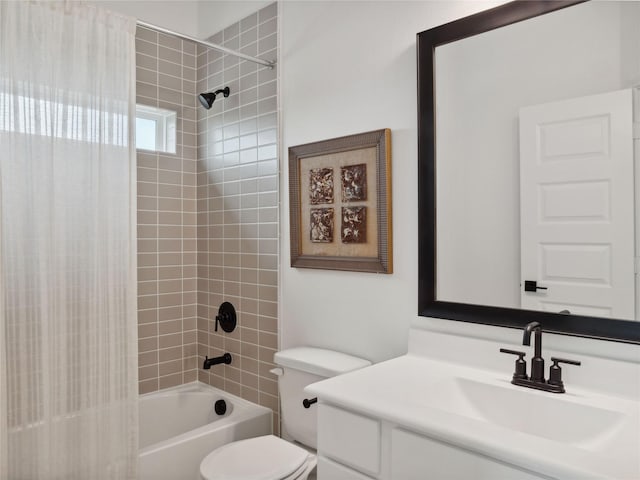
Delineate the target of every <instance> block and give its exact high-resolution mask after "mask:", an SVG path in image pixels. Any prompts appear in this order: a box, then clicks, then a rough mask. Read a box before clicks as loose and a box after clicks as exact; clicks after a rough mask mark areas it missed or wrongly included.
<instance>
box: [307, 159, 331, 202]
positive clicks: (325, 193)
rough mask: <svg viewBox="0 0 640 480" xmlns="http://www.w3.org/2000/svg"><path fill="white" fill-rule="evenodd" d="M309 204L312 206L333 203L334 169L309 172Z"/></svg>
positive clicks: (315, 169)
mask: <svg viewBox="0 0 640 480" xmlns="http://www.w3.org/2000/svg"><path fill="white" fill-rule="evenodd" d="M309 202H310V203H311V205H320V204H323V203H333V168H312V169H311V170H309Z"/></svg>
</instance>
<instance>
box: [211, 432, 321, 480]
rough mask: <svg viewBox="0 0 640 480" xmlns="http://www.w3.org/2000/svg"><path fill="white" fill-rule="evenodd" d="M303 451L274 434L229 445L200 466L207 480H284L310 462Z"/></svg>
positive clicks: (213, 453) (307, 454)
mask: <svg viewBox="0 0 640 480" xmlns="http://www.w3.org/2000/svg"><path fill="white" fill-rule="evenodd" d="M308 457H309V453H308V452H307V451H306V450H304V449H303V448H300V447H297V446H295V445H293V444H292V443H289V442H286V441H284V440H282V439H280V438H278V437H276V436H274V435H265V436H263V437H256V438H249V439H248V440H240V441H237V442H232V443H228V444H226V445H224V446H222V447H220V448H218V449H217V450H214V451H213V452H211V453H210V454H209V455H207V456H206V457H205V459H204V460H203V461H202V463H201V464H200V475H201V476H202V477H203V478H205V479H206V480H223V479H224V480H280V479H283V478H286V477H288V476H289V475H291V474H292V473H293V472H295V471H296V470H299V469H300V467H301V466H302V465H303V464H304V463H305V461H306V460H307V459H308Z"/></svg>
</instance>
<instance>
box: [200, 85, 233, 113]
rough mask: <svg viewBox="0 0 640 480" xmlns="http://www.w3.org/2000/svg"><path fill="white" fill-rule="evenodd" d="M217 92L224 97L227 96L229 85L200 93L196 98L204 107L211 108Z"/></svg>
mask: <svg viewBox="0 0 640 480" xmlns="http://www.w3.org/2000/svg"><path fill="white" fill-rule="evenodd" d="M219 93H221V94H222V95H224V96H225V97H228V96H229V87H224V88H221V89H219V90H216V91H215V92H207V93H201V94H200V95H198V100H200V103H201V104H202V106H203V107H204V108H206V109H207V110H209V109H210V108H211V105H213V102H215V101H216V95H218V94H219Z"/></svg>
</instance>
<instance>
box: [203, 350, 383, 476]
mask: <svg viewBox="0 0 640 480" xmlns="http://www.w3.org/2000/svg"><path fill="white" fill-rule="evenodd" d="M274 362H275V363H276V365H278V368H276V369H274V370H272V373H274V374H275V375H277V376H278V390H279V393H280V403H281V410H282V434H283V438H284V439H283V438H279V437H276V436H275V435H265V436H262V437H255V438H249V439H247V440H240V441H237V442H231V443H228V444H226V445H223V446H222V447H220V448H217V449H216V450H214V451H213V452H211V453H210V454H209V455H207V456H206V457H205V458H204V460H202V462H201V463H200V477H201V479H202V480H306V479H307V477H308V476H309V474H310V473H311V471H312V470H313V469H314V468H315V466H316V463H317V459H316V455H314V454H313V453H310V452H309V451H308V450H306V449H305V448H303V447H301V446H298V445H296V444H294V443H292V442H290V441H288V440H292V441H296V442H299V443H300V444H301V445H304V446H305V447H308V448H309V449H312V450H315V448H316V446H317V443H316V432H317V425H316V419H317V413H316V409H317V407H316V406H315V405H313V404H312V405H311V407H304V406H303V400H304V399H305V398H306V395H305V393H304V388H305V387H306V386H307V385H309V384H311V383H315V382H319V381H320V380H324V379H326V378H329V377H333V376H335V375H340V374H342V373H347V372H350V371H353V370H357V369H359V368H363V367H366V366H368V365H371V362H369V361H368V360H364V359H362V358H357V357H354V356H351V355H347V354H344V353H340V352H335V351H332V350H325V349H321V348H313V347H298V348H291V349H288V350H282V351H280V352H277V353H276V354H275V355H274Z"/></svg>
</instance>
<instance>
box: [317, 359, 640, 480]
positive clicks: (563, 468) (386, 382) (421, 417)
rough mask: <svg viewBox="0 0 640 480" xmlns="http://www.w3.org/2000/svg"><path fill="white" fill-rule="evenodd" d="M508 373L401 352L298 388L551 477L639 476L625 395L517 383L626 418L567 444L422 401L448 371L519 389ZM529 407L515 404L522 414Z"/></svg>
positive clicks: (639, 427)
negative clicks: (601, 434)
mask: <svg viewBox="0 0 640 480" xmlns="http://www.w3.org/2000/svg"><path fill="white" fill-rule="evenodd" d="M511 373H512V372H511V371H510V369H509V368H506V369H505V371H504V372H495V371H490V370H480V369H475V368H469V367H466V366H463V365H458V364H453V363H447V362H443V361H439V360H434V359H429V358H425V357H422V356H417V355H412V354H408V355H405V356H402V357H398V358H395V359H392V360H388V361H385V362H382V363H378V364H376V365H373V366H371V367H367V368H364V369H361V370H357V371H355V372H351V373H348V374H345V375H341V376H337V377H333V378H330V379H327V380H324V381H321V382H318V383H314V384H312V385H309V386H308V387H307V388H306V389H305V392H306V393H308V394H310V395H312V396H317V397H318V399H319V401H320V403H331V404H333V405H336V406H340V407H343V408H346V409H350V410H354V411H357V412H360V413H362V414H365V415H368V416H371V417H374V418H379V419H382V420H385V421H387V422H390V423H391V424H395V425H398V426H402V427H404V428H406V429H408V430H411V431H414V432H417V433H422V434H424V435H427V436H429V437H431V438H434V439H437V440H443V441H446V442H449V443H451V444H454V445H457V446H459V447H460V448H464V449H467V450H470V451H474V452H478V453H480V454H484V455H486V456H488V457H491V458H495V459H497V460H500V461H503V462H505V463H508V464H512V465H515V466H518V467H520V468H524V469H527V470H530V471H532V472H536V473H538V474H541V475H547V476H549V477H552V478H560V479H562V480H567V479H578V478H579V479H592V478H611V479H625V480H626V479H629V480H638V479H640V402H637V401H634V400H633V399H628V398H626V399H625V398H620V397H608V396H605V395H603V394H601V393H597V392H590V391H586V390H580V389H578V388H572V387H571V385H568V386H567V387H566V388H567V393H565V394H551V393H546V392H539V391H535V390H531V389H525V390H527V391H530V392H531V394H532V395H553V396H556V395H557V399H558V401H571V402H573V403H579V404H582V405H585V406H589V405H592V406H597V407H600V408H606V409H613V410H616V411H622V412H624V413H625V415H626V417H625V419H626V421H625V422H624V424H621V425H618V426H617V427H616V431H615V435H617V436H616V438H618V437H619V438H621V439H622V440H623V441H614V442H610V441H609V440H610V439H611V438H612V435H614V433H611V434H610V435H608V436H606V435H605V438H604V440H603V439H598V440H597V441H586V442H583V443H582V444H580V443H574V444H573V445H572V444H567V443H562V442H559V441H555V440H550V439H545V438H542V437H540V436H537V435H531V434H526V433H522V432H520V431H516V430H514V429H511V428H507V427H503V426H500V425H498V424H494V423H488V422H487V421H482V420H478V419H474V418H470V417H468V416H461V415H458V414H454V413H451V412H447V411H443V410H441V409H438V408H434V406H433V405H432V404H431V402H430V401H429V399H430V397H433V396H436V395H437V394H438V392H437V391H436V390H437V388H434V385H436V386H437V385H438V382H442V381H443V380H446V379H450V378H456V377H461V378H469V379H473V380H474V381H479V382H486V383H489V384H492V385H496V386H499V387H501V388H502V387H504V388H507V389H508V388H513V389H523V388H524V387H516V386H514V385H511V384H510V380H511ZM561 397H563V398H561ZM534 413H535V412H528V411H527V406H525V405H523V406H522V415H525V416H526V415H532V414H534ZM620 432H622V436H620V435H618V434H619V433H620Z"/></svg>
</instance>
